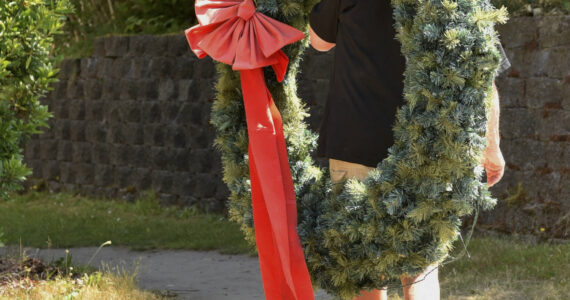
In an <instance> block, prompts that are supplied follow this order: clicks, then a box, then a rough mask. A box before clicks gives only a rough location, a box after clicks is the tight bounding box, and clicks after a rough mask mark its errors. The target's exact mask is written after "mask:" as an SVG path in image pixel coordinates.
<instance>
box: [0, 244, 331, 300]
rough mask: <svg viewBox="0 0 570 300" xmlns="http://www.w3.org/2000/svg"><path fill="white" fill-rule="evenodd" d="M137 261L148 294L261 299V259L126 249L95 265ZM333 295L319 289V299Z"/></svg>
mask: <svg viewBox="0 0 570 300" xmlns="http://www.w3.org/2000/svg"><path fill="white" fill-rule="evenodd" d="M24 249H25V253H26V254H27V255H28V256H29V257H38V258H41V259H42V260H44V261H50V260H52V259H53V260H57V259H58V258H60V257H63V256H65V249H37V248H24ZM14 251H18V250H17V247H14V246H10V247H5V248H0V255H2V256H4V255H5V254H6V252H9V253H17V252H14ZM96 251H97V247H81V248H70V249H69V252H70V253H71V254H72V261H73V263H74V264H86V263H87V262H88V261H89V259H90V258H91V257H92V256H93V254H95V252H96ZM137 262H138V265H139V269H138V272H137V273H138V275H137V277H136V278H137V280H138V283H139V285H140V287H141V288H143V289H146V290H153V289H155V290H167V291H170V292H172V293H175V294H177V295H178V297H177V298H175V299H192V300H203V299H204V300H206V299H207V300H227V299H235V300H263V299H264V296H263V286H262V283H261V275H260V272H259V262H258V259H257V257H250V256H248V255H224V254H220V253H218V252H217V251H188V250H151V251H131V250H129V249H128V248H124V247H116V246H112V247H109V246H107V247H104V248H102V249H101V250H100V251H99V253H97V255H96V256H95V257H94V258H93V260H92V261H91V263H90V264H91V265H92V266H94V267H99V268H101V267H102V263H105V264H106V265H109V267H111V268H112V267H115V268H124V269H126V270H129V271H130V272H132V271H133V270H134V268H135V266H136V264H137ZM332 298H333V297H331V296H330V295H327V294H326V293H325V292H324V291H322V290H319V291H317V292H316V293H315V299H316V300H330V299H332Z"/></svg>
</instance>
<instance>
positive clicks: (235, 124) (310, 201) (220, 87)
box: [211, 0, 506, 299]
mask: <svg viewBox="0 0 570 300" xmlns="http://www.w3.org/2000/svg"><path fill="white" fill-rule="evenodd" d="M379 1H384V0H379ZM316 2H318V1H317V0H257V9H258V11H261V12H263V13H265V14H267V15H269V16H271V17H273V18H275V19H277V20H280V21H281V22H284V23H287V24H290V25H292V26H294V27H296V28H297V29H300V30H302V31H304V32H305V33H308V32H307V28H308V14H309V12H310V11H311V9H312V7H313V6H314V4H315V3H316ZM392 7H393V9H394V10H393V12H394V14H393V15H394V19H395V28H396V29H397V33H398V34H397V39H398V40H399V41H400V43H401V49H402V53H403V54H404V56H405V57H406V61H407V62H406V70H405V74H404V75H405V81H404V85H405V87H404V97H405V99H406V104H405V105H403V106H402V107H400V108H399V109H398V111H397V118H396V122H395V124H394V127H393V131H394V138H395V143H394V145H393V146H392V147H391V148H390V149H389V155H388V156H387V157H386V158H385V159H384V160H383V161H382V162H381V163H380V164H378V167H377V168H376V170H374V171H372V172H371V173H370V175H369V176H368V178H366V179H365V180H363V181H358V180H354V179H351V180H349V181H347V182H344V183H342V184H340V185H336V186H332V185H331V183H330V178H329V177H328V171H327V170H325V169H321V168H319V167H317V166H316V165H315V164H314V162H313V160H312V159H311V156H310V153H311V151H313V149H314V148H315V146H316V134H315V133H313V132H311V131H310V130H309V129H308V128H307V124H306V123H305V122H304V118H305V117H306V116H307V110H306V108H305V107H304V105H303V104H302V102H301V100H300V99H299V98H298V97H297V94H296V92H297V82H296V76H297V73H298V68H299V62H300V60H301V59H302V57H301V54H302V53H303V50H304V49H305V48H306V47H307V46H308V40H307V38H305V39H304V40H303V41H302V42H298V43H294V44H292V45H289V46H287V47H285V48H284V51H285V53H286V54H287V56H288V57H289V58H290V66H289V71H288V74H287V76H286V78H285V80H284V81H283V83H279V82H277V80H276V78H275V75H274V74H273V73H272V72H270V70H269V68H266V69H265V77H266V78H267V86H268V88H269V89H270V91H271V94H272V95H273V97H274V99H275V101H276V104H277V106H278V108H279V110H280V112H281V114H282V117H283V121H284V132H285V138H286V142H287V150H288V155H289V162H290V166H291V171H292V175H293V181H294V182H295V193H296V196H297V203H298V220H299V224H298V233H299V236H300V238H301V242H302V245H303V248H304V253H305V257H306V260H307V265H308V268H309V272H310V274H311V279H312V282H313V284H314V285H315V286H317V287H320V288H323V289H325V290H326V291H327V292H329V293H332V294H335V295H338V296H340V297H341V298H346V299H350V298H351V297H353V296H355V295H357V294H358V292H359V291H360V290H362V289H372V288H381V287H382V286H384V285H386V284H393V283H396V282H399V276H400V274H408V275H415V274H418V273H420V272H421V271H422V270H423V269H424V268H425V267H426V266H428V265H430V264H432V263H435V262H438V263H440V262H442V261H443V260H444V259H445V258H446V257H447V256H448V253H449V251H450V250H451V247H452V243H453V242H454V241H455V240H456V239H457V238H458V236H459V233H460V225H461V217H464V216H467V215H470V214H472V213H473V211H474V210H475V209H478V208H483V209H489V208H492V207H493V206H494V205H495V202H496V199H494V198H492V196H491V194H490V193H489V191H488V189H487V185H486V183H484V182H482V180H481V179H482V171H483V168H482V166H481V165H480V159H481V157H482V153H483V150H484V148H485V147H486V144H487V140H486V138H485V133H486V130H487V113H488V110H489V107H490V100H491V95H492V81H493V79H494V77H495V76H496V74H497V69H498V66H499V62H500V54H499V52H498V50H497V43H498V38H497V34H496V32H495V30H494V24H495V22H504V21H506V11H505V9H504V8H501V9H499V10H497V9H495V8H494V7H493V6H492V5H491V4H490V3H489V0H393V1H392ZM307 36H308V34H307ZM217 70H218V73H219V80H218V82H217V85H216V89H217V97H216V100H215V102H214V104H213V108H212V114H211V122H212V124H213V125H214V126H215V127H216V129H217V138H216V140H215V145H216V146H217V148H218V149H219V150H220V151H221V153H222V163H223V168H224V176H223V180H224V182H225V183H227V185H228V187H229V189H230V191H231V195H230V198H229V201H228V208H229V214H230V218H231V220H233V221H236V222H238V223H239V224H241V228H242V230H243V231H244V233H245V236H246V238H247V240H248V241H249V242H251V244H252V245H253V244H255V235H254V227H253V215H252V206H251V191H250V182H249V169H248V157H247V153H248V151H247V150H248V138H247V127H246V120H245V114H244V108H243V100H242V95H241V89H240V77H239V73H238V72H234V71H232V69H231V66H229V65H226V64H223V63H217ZM382 275H384V276H385V277H384V279H383V278H382Z"/></svg>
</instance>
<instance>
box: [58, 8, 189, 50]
mask: <svg viewBox="0 0 570 300" xmlns="http://www.w3.org/2000/svg"><path fill="white" fill-rule="evenodd" d="M70 1H71V3H72V4H73V5H74V7H75V12H74V14H73V15H70V16H69V20H68V22H67V23H66V26H65V31H66V33H67V34H65V35H62V36H60V37H59V38H58V42H60V43H61V44H63V45H65V46H66V48H68V49H61V50H64V51H63V52H62V53H63V54H64V55H66V56H77V55H79V56H82V55H88V53H89V52H90V51H91V46H92V42H93V38H94V37H96V36H102V35H105V34H123V33H127V34H134V33H149V34H160V33H168V32H182V31H183V30H184V29H185V28H186V27H190V26H191V25H192V24H194V23H196V16H195V15H194V1H193V0H162V1H154V0H123V1H108V0H70Z"/></svg>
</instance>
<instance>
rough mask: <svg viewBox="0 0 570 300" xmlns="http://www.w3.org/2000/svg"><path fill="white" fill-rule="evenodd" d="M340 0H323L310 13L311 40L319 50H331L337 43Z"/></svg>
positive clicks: (313, 45) (312, 44)
mask: <svg viewBox="0 0 570 300" xmlns="http://www.w3.org/2000/svg"><path fill="white" fill-rule="evenodd" d="M339 10H340V0H321V1H320V2H319V3H317V4H315V6H313V8H312V9H311V13H310V14H309V41H310V43H311V46H312V47H313V48H315V49H316V50H318V51H323V52H325V51H329V50H330V49H332V48H333V47H334V46H335V45H336V38H337V33H338V14H339Z"/></svg>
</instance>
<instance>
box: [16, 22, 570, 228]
mask: <svg viewBox="0 0 570 300" xmlns="http://www.w3.org/2000/svg"><path fill="white" fill-rule="evenodd" d="M569 20H570V17H569V16H552V17H519V18H513V19H512V20H510V21H509V23H508V24H506V25H503V26H499V27H498V30H499V33H500V34H501V41H502V43H503V45H504V47H505V50H506V52H507V55H508V57H509V59H510V60H511V63H512V68H511V69H510V70H509V71H507V72H505V73H504V74H502V75H501V76H500V77H499V78H497V80H496V82H497V86H498V88H499V92H500V96H501V119H500V131H501V149H502V152H503V156H504V157H505V160H506V163H507V167H506V170H505V175H504V177H503V179H502V180H501V181H500V182H499V183H498V184H497V185H495V186H494V187H492V188H491V191H492V192H493V194H494V195H496V196H498V197H499V198H501V200H500V201H499V204H498V206H497V208H496V209H495V210H493V211H492V212H489V213H484V214H483V216H482V217H481V222H482V223H483V224H485V226H489V227H492V228H494V229H498V230H505V231H517V232H536V231H540V228H543V229H544V231H545V232H547V233H551V234H554V235H556V236H568V230H569V229H568V228H569V227H570V226H569V222H570V216H569V215H568V213H569V211H570V195H569V190H568V186H569V185H570V184H569V183H570V180H569V178H568V176H569V173H570V166H569V162H570V150H569V148H568V145H569V143H570V51H569V50H570V34H568V32H570V26H569ZM333 53H334V51H331V52H329V53H320V52H317V51H315V50H313V49H308V50H307V52H306V54H305V56H304V58H303V61H302V65H301V70H302V71H301V73H300V75H299V80H298V83H299V87H298V91H299V95H300V96H301V98H302V99H303V100H304V101H305V102H306V104H307V105H308V107H309V109H310V113H311V116H310V118H309V119H308V122H309V123H310V125H311V127H312V128H313V129H314V130H317V129H318V126H319V123H320V120H321V116H322V111H323V108H324V102H325V99H326V95H327V90H328V86H329V77H330V71H331V70H332V65H333V60H332V58H333ZM59 78H60V82H59V83H57V84H55V85H54V90H53V91H52V92H51V93H50V94H49V95H48V96H47V97H46V98H45V99H43V101H45V103H46V104H47V105H48V106H49V107H50V111H53V112H54V118H52V119H51V120H50V124H51V126H52V127H51V128H50V129H48V130H46V132H45V133H44V134H41V135H38V136H36V137H35V138H34V139H33V140H31V141H30V142H29V143H28V144H27V145H26V148H25V159H26V161H27V162H28V165H29V166H31V167H33V169H34V174H33V176H32V178H31V180H30V181H29V184H33V183H34V182H37V181H38V180H42V181H43V182H45V184H46V185H47V186H48V187H49V188H50V189H51V190H55V191H57V190H61V189H78V190H80V191H83V192H85V193H95V194H103V195H108V196H123V197H127V198H133V197H135V196H136V195H137V192H139V191H141V190H144V189H148V188H154V189H155V190H157V191H158V193H159V196H160V197H161V199H163V201H165V202H168V203H177V204H181V205H193V204H195V205H198V206H199V207H202V208H205V209H208V210H217V211H221V210H223V208H224V204H225V201H226V198H227V195H228V191H227V188H226V187H225V185H224V184H223V182H222V181H221V167H220V165H221V164H220V157H219V153H218V152H217V151H215V150H214V149H213V147H212V143H213V139H214V129H213V128H212V126H211V125H209V123H208V120H209V113H210V109H211V103H212V99H213V97H214V96H215V92H214V83H215V81H216V74H215V69H214V66H213V63H212V61H211V60H209V59H202V60H198V59H196V58H195V56H194V55H193V54H192V53H191V52H190V49H189V47H188V45H187V42H186V40H185V38H184V36H183V35H170V36H148V35H138V36H116V37H106V38H101V39H99V40H97V42H96V44H95V49H94V53H93V55H92V56H91V57H87V58H80V59H68V60H65V61H63V62H62V64H61V72H60V76H59ZM519 182H520V186H519ZM517 187H518V189H517ZM565 216H566V217H565Z"/></svg>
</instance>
